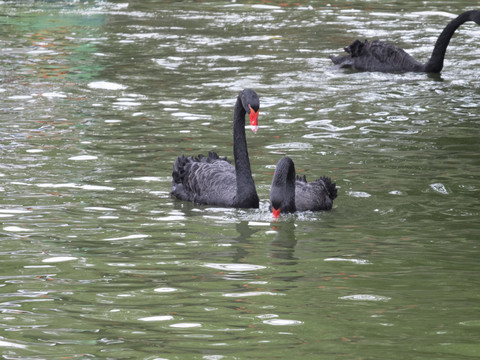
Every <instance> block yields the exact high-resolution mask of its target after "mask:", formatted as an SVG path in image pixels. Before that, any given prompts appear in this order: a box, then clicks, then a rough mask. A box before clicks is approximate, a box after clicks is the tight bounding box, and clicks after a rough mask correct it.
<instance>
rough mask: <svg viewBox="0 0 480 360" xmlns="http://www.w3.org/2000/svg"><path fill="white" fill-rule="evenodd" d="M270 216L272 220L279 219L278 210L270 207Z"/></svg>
mask: <svg viewBox="0 0 480 360" xmlns="http://www.w3.org/2000/svg"><path fill="white" fill-rule="evenodd" d="M272 214H273V218H274V219H278V218H279V217H280V208H278V209H275V208H274V207H273V206H272Z"/></svg>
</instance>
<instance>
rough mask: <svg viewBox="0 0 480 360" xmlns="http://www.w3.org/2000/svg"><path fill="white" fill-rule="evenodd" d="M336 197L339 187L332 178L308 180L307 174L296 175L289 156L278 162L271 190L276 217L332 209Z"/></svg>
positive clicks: (273, 210)
mask: <svg viewBox="0 0 480 360" xmlns="http://www.w3.org/2000/svg"><path fill="white" fill-rule="evenodd" d="M336 197H337V188H336V186H335V183H332V180H331V179H330V178H327V177H321V178H319V179H317V180H315V181H312V182H307V179H306V177H305V176H303V177H300V176H296V174H295V165H294V163H293V161H292V159H290V158H289V157H288V156H286V157H284V158H282V159H280V161H279V162H278V163H277V167H276V168H275V174H274V175H273V181H272V188H271V190H270V203H271V206H272V212H273V216H274V217H278V216H279V215H280V213H289V212H295V211H307V210H310V211H321V210H330V209H331V208H332V206H333V200H334V199H335V198H336Z"/></svg>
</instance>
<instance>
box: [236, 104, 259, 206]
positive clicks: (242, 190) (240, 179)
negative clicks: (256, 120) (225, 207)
mask: <svg viewBox="0 0 480 360" xmlns="http://www.w3.org/2000/svg"><path fill="white" fill-rule="evenodd" d="M245 114H246V111H245V109H244V108H243V105H242V100H241V99H240V96H239V97H238V98H237V102H236V103H235V110H234V113H233V157H234V160H235V173H236V179H237V194H236V203H237V204H238V205H239V206H240V207H242V204H244V203H245V202H249V203H250V202H251V201H252V197H253V198H255V197H256V198H257V202H258V196H257V191H256V189H255V183H254V182H253V178H252V170H251V169H250V160H249V158H248V150H247V137H246V135H245Z"/></svg>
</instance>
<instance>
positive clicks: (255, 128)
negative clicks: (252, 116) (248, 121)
mask: <svg viewBox="0 0 480 360" xmlns="http://www.w3.org/2000/svg"><path fill="white" fill-rule="evenodd" d="M250 128H251V129H252V131H253V133H254V134H256V133H257V131H258V126H257V125H255V126H252V125H251V126H250Z"/></svg>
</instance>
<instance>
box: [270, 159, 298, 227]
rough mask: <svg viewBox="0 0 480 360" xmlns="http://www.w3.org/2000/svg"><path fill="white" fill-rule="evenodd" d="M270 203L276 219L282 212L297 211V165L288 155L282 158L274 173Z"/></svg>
mask: <svg viewBox="0 0 480 360" xmlns="http://www.w3.org/2000/svg"><path fill="white" fill-rule="evenodd" d="M270 204H271V206H272V215H273V217H274V218H275V219H278V218H279V217H280V213H289V212H295V211H296V207H295V165H294V164H293V161H292V159H290V158H289V157H288V156H285V157H284V158H282V159H280V161H279V162H278V164H277V166H276V168H275V173H274V174H273V180H272V187H271V189H270Z"/></svg>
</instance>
